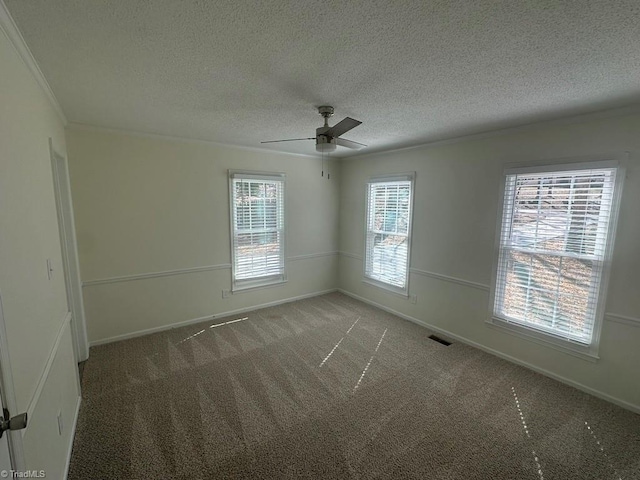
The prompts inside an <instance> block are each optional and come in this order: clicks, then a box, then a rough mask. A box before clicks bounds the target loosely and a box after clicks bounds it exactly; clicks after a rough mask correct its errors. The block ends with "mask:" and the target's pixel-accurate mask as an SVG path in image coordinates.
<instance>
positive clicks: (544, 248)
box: [493, 162, 620, 351]
mask: <svg viewBox="0 0 640 480" xmlns="http://www.w3.org/2000/svg"><path fill="white" fill-rule="evenodd" d="M616 165H617V164H616V163H612V162H600V163H599V164H574V165H563V166H556V167H549V166H547V167H537V168H528V169H525V168H523V169H513V170H511V171H507V172H506V182H505V191H504V205H503V212H502V226H501V234H500V239H499V258H498V267H497V272H496V282H495V289H494V293H493V295H494V299H493V316H494V319H495V320H498V321H503V322H505V323H506V324H507V325H508V326H516V328H517V327H524V328H525V329H526V331H525V332H524V333H531V332H535V333H534V335H539V334H540V333H542V334H543V335H542V337H541V338H546V339H547V340H549V339H553V340H552V341H556V342H557V343H559V344H562V345H564V346H567V344H569V345H574V347H577V348H573V349H574V350H579V349H580V346H583V347H585V348H586V349H587V351H588V350H589V349H588V348H587V347H588V346H589V345H592V344H594V343H597V337H598V334H599V324H600V322H601V317H602V312H601V309H602V308H603V307H604V305H603V295H601V293H602V292H603V283H604V280H603V279H604V278H605V277H606V275H605V274H606V273H607V272H606V265H607V264H608V258H609V252H610V249H611V244H612V237H613V227H614V223H615V215H616V210H617V204H618V201H617V199H616V198H617V197H618V196H619V193H620V192H619V190H620V188H618V187H617V186H616V175H617V174H618V175H619V174H620V173H619V172H618V171H617V170H618V169H617V167H616ZM503 326H504V324H503ZM558 341H559V342H558ZM591 351H593V349H591Z"/></svg>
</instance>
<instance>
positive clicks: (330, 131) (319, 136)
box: [260, 105, 366, 154]
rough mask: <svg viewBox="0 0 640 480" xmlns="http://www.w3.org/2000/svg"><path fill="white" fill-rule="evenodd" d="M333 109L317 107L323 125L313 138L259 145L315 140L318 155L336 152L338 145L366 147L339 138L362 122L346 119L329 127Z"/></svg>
mask: <svg viewBox="0 0 640 480" xmlns="http://www.w3.org/2000/svg"><path fill="white" fill-rule="evenodd" d="M333 111H334V109H333V107H332V106H330V105H322V106H320V107H318V114H319V115H320V116H321V117H323V118H324V125H323V126H322V127H318V128H316V136H315V137H307V138H292V139H287V140H269V141H266V142H260V143H278V142H294V141H298V140H315V141H316V151H317V152H320V153H323V154H324V153H330V152H333V151H335V150H336V148H337V147H338V145H340V146H341V147H346V148H352V149H360V148H362V147H366V145H365V144H363V143H358V142H354V141H353V140H347V139H345V138H339V137H340V135H342V134H343V133H346V132H348V131H349V130H351V129H352V128H355V127H357V126H358V125H360V124H361V123H362V122H361V121H359V120H354V119H353V118H350V117H346V118H344V119H343V120H341V121H340V122H338V123H336V124H335V125H334V126H333V127H330V126H329V117H331V116H333Z"/></svg>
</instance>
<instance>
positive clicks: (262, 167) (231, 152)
mask: <svg viewBox="0 0 640 480" xmlns="http://www.w3.org/2000/svg"><path fill="white" fill-rule="evenodd" d="M67 143H68V148H69V169H70V175H71V188H72V195H73V199H74V208H75V215H76V232H77V236H78V249H79V255H80V268H81V277H82V280H83V284H84V288H83V295H84V300H85V311H86V317H87V329H88V334H89V340H90V341H91V342H92V343H94V344H95V343H96V342H100V341H105V340H108V339H114V338H121V337H123V336H128V335H132V334H135V333H136V332H142V331H148V330H150V329H159V328H163V327H166V326H170V325H173V324H176V323H179V322H186V321H189V320H193V319H196V318H201V317H206V316H210V315H214V314H221V313H224V312H230V311H234V310H237V309H242V308H248V307H252V306H256V305H261V304H264V303H268V302H274V301H280V300H283V299H288V298H293V297H297V296H301V295H307V294H313V293H316V292H320V291H325V290H328V289H333V288H335V287H336V284H337V264H338V259H337V256H336V255H335V252H336V251H337V245H338V235H337V225H338V190H339V183H338V181H337V180H336V178H337V176H338V175H337V173H338V172H337V171H336V169H337V166H336V165H332V168H333V170H334V172H333V173H334V176H335V178H332V179H331V180H327V178H326V176H325V177H321V176H320V174H321V164H320V160H319V159H317V158H311V157H302V156H294V155H283V154H274V153H270V152H258V151H254V150H249V149H240V148H234V147H226V146H220V145H215V144H211V143H205V142H194V141H182V140H176V139H168V138H161V137H150V136H139V135H138V136H136V135H128V134H124V133H118V132H108V131H99V130H96V129H86V128H81V127H75V128H73V127H72V128H69V129H68V131H67ZM230 168H231V169H244V170H258V171H273V172H284V173H286V194H285V195H286V197H285V212H286V222H287V232H286V233H287V236H286V257H287V269H288V272H287V276H288V282H287V283H286V284H284V285H281V286H273V287H269V288H264V289H258V290H255V291H247V292H243V293H237V294H234V295H232V296H230V297H229V298H224V299H223V298H222V290H223V289H229V288H230V287H231V270H230V266H229V264H230V262H231V250H230V240H229V193H228V192H229V189H228V177H227V170H228V169H230ZM316 254H320V255H319V256H314V257H312V258H304V257H305V256H307V255H316ZM321 254H328V255H321ZM301 257H302V258H301ZM214 266H218V267H219V268H216V269H214V268H213V267H214ZM199 267H212V268H211V269H209V270H205V271H195V272H194V271H188V272H184V269H194V268H196V269H198V268H199ZM175 270H178V271H179V272H180V274H177V275H176V274H161V275H160V276H153V277H152V278H142V279H140V278H138V279H134V280H132V279H131V278H129V277H130V276H139V275H143V276H145V275H146V274H150V273H155V272H167V271H171V272H173V273H176V272H174V271H175ZM121 277H125V278H121ZM102 280H105V281H106V283H102V282H97V283H96V282H95V281H102Z"/></svg>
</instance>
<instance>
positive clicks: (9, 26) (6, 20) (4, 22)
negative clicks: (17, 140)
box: [0, 0, 68, 126]
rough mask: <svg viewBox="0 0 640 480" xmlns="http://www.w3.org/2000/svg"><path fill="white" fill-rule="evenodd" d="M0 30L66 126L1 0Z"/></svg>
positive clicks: (58, 107) (44, 80) (57, 104)
mask: <svg viewBox="0 0 640 480" xmlns="http://www.w3.org/2000/svg"><path fill="white" fill-rule="evenodd" d="M0 30H1V31H3V32H4V34H5V35H6V36H7V38H8V39H9V42H11V44H12V45H13V48H15V50H16V52H17V53H18V55H19V56H20V58H21V59H22V61H23V62H24V64H25V65H26V66H27V68H28V69H29V71H30V72H31V74H32V75H33V77H34V78H35V80H36V82H38V85H40V88H42V91H43V92H44V93H45V95H46V96H47V98H48V99H49V102H51V106H52V107H53V109H54V110H55V111H56V113H57V114H58V116H59V117H60V120H62V124H63V125H64V126H67V124H68V122H67V117H66V116H65V115H64V112H63V111H62V107H61V106H60V103H58V99H57V98H56V96H55V95H54V94H53V90H51V86H50V85H49V82H47V79H46V78H45V76H44V75H43V73H42V70H40V67H39V66H38V64H37V62H36V60H35V58H33V55H32V54H31V50H29V47H28V46H27V43H26V42H25V41H24V37H23V36H22V34H21V33H20V30H19V29H18V26H17V25H16V23H15V22H14V21H13V18H12V17H11V14H10V13H9V10H8V9H7V6H6V5H5V4H4V1H3V0H0Z"/></svg>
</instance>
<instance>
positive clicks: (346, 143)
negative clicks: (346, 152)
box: [336, 138, 366, 150]
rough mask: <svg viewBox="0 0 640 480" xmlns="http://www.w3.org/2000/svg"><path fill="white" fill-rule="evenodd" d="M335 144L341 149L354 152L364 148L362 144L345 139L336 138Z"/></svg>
mask: <svg viewBox="0 0 640 480" xmlns="http://www.w3.org/2000/svg"><path fill="white" fill-rule="evenodd" d="M336 142H337V143H338V145H340V146H341V147H347V148H354V149H356V150H357V149H359V148H363V147H366V145H365V144H364V143H358V142H354V141H353V140H347V139H346V138H338V139H337V140H336Z"/></svg>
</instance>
